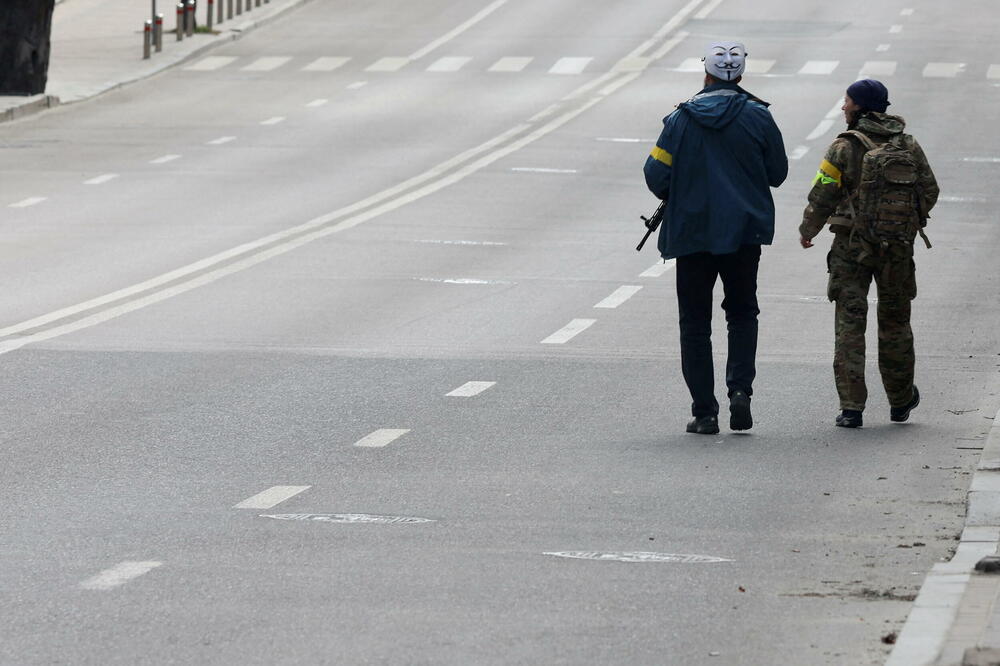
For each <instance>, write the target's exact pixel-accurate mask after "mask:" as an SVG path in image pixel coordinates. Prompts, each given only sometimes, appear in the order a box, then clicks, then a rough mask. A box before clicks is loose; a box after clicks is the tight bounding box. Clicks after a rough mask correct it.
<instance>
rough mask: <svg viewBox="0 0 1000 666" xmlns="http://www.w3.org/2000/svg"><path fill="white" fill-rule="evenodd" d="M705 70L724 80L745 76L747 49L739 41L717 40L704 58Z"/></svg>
mask: <svg viewBox="0 0 1000 666" xmlns="http://www.w3.org/2000/svg"><path fill="white" fill-rule="evenodd" d="M702 61H703V62H704V63H705V71H706V72H708V73H709V74H711V75H712V76H714V77H715V78H717V79H720V80H722V81H733V80H735V79H738V78H739V77H741V76H743V70H745V69H746V65H747V50H746V47H745V46H743V44H741V43H739V42H715V43H713V44H712V45H711V46H709V47H708V50H707V51H705V57H704V58H702Z"/></svg>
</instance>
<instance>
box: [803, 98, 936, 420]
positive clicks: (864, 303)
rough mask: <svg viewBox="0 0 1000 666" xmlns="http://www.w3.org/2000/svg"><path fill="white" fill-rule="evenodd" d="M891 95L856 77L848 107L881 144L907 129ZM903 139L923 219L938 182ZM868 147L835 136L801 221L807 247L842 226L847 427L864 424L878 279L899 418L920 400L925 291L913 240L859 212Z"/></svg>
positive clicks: (835, 273)
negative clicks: (893, 111) (913, 313)
mask: <svg viewBox="0 0 1000 666" xmlns="http://www.w3.org/2000/svg"><path fill="white" fill-rule="evenodd" d="M888 98H889V93H888V91H887V90H886V88H885V86H884V85H882V84H881V83H879V82H878V81H874V80H871V79H865V80H862V81H857V82H855V83H854V84H852V85H851V86H850V87H849V88H848V89H847V94H846V96H845V97H844V105H843V107H842V109H843V111H844V117H845V119H846V120H847V125H848V129H850V130H856V131H858V132H861V133H862V134H864V135H865V136H866V137H868V139H870V140H871V142H872V143H874V144H876V145H881V144H884V143H886V142H887V141H889V140H890V138H891V137H893V136H895V135H899V134H902V132H903V128H904V127H905V122H904V121H903V119H902V118H901V117H899V116H894V115H889V114H887V113H885V111H886V108H887V107H888V106H889V99H888ZM902 139H903V142H904V143H903V145H905V146H906V147H907V149H908V150H909V151H910V152H911V154H912V155H913V157H914V158H915V161H916V163H917V165H918V181H917V182H918V184H919V192H920V198H921V199H922V201H921V210H919V211H917V213H918V215H919V216H920V226H921V227H922V226H923V225H925V224H926V219H927V213H928V212H929V211H930V209H931V208H932V207H933V206H934V204H935V202H936V201H937V197H938V186H937V182H936V181H935V179H934V173H933V172H932V171H931V168H930V165H929V164H928V163H927V158H926V157H925V156H924V153H923V150H921V148H920V145H919V144H918V143H917V141H916V140H915V139H914V138H913V137H911V136H909V135H905V134H904V135H903V136H902ZM866 152H867V149H866V147H865V146H864V145H862V143H861V141H860V140H859V139H858V138H857V137H848V136H843V135H842V136H840V137H838V138H837V139H836V140H835V141H834V142H833V144H832V145H831V146H830V148H829V149H828V150H827V152H826V156H825V158H824V159H823V161H822V163H821V164H820V169H819V172H818V173H817V174H816V179H815V180H814V181H813V187H812V190H811V191H810V192H809V205H808V206H806V209H805V213H804V214H803V217H802V224H801V226H799V234H800V239H799V242H800V244H801V245H802V247H803V248H810V247H812V246H813V243H812V239H813V238H814V237H815V236H816V235H817V234H818V233H819V232H820V230H822V228H823V226H824V224H826V223H829V225H830V230H831V231H832V232H833V233H834V239H833V245H832V246H831V248H830V253H829V255H827V266H828V270H829V273H830V279H829V286H828V288H827V296H828V298H829V299H830V300H831V301H833V302H834V303H836V315H835V319H836V325H835V328H836V339H835V345H834V357H833V371H834V377H835V379H836V384H837V393H838V394H839V396H840V409H841V410H842V411H841V413H840V414H839V415H838V416H837V419H836V425H838V426H842V427H847V428H857V427H859V426H861V425H862V412H863V410H864V408H865V402H866V400H867V398H868V389H867V388H866V386H865V326H866V324H867V319H868V290H869V287H870V285H871V282H872V279H874V280H875V285H876V289H877V293H878V360H879V372H880V373H881V375H882V383H883V385H884V387H885V391H886V395H887V396H888V398H889V406H890V408H891V409H890V418H891V420H893V421H905V420H907V419H908V418H909V416H910V411H911V410H912V409H913V408H915V407H916V406H917V404H919V402H920V392H919V391H918V390H917V387H916V385H915V384H914V383H913V367H914V352H913V331H912V330H911V328H910V301H911V300H912V299H913V298H915V297H916V295H917V283H916V273H915V267H914V264H913V243H912V242H909V243H905V242H903V243H892V244H888V246H886V245H885V244H882V245H880V243H879V241H878V240H877V239H875V238H873V237H872V234H871V232H870V231H869V230H868V229H867V227H866V225H865V224H863V223H861V222H860V221H859V220H856V219H855V217H856V216H855V210H856V205H857V201H858V199H857V188H858V185H859V182H860V180H861V167H862V158H863V157H864V155H865V153H866ZM921 235H923V231H922V229H921Z"/></svg>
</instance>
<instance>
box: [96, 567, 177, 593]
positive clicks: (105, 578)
mask: <svg viewBox="0 0 1000 666" xmlns="http://www.w3.org/2000/svg"><path fill="white" fill-rule="evenodd" d="M162 564H163V562H119V563H118V564H116V565H115V566H113V567H111V568H110V569H105V570H104V571H102V572H101V573H99V574H97V575H96V576H92V577H90V578H88V579H87V580H85V581H83V582H82V583H80V587H82V588H83V589H85V590H110V589H112V588H115V587H118V586H119V585H124V584H125V583H127V582H129V581H130V580H132V579H133V578H138V577H139V576H141V575H143V574H146V573H149V572H150V571H152V570H153V569H155V568H156V567H158V566H160V565H162Z"/></svg>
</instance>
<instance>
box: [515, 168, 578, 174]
mask: <svg viewBox="0 0 1000 666" xmlns="http://www.w3.org/2000/svg"><path fill="white" fill-rule="evenodd" d="M510 170H511V171H524V172H528V173H577V171H576V169H548V168H545V167H511V169H510Z"/></svg>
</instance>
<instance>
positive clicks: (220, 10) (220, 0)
mask: <svg viewBox="0 0 1000 666" xmlns="http://www.w3.org/2000/svg"><path fill="white" fill-rule="evenodd" d="M215 22H216V23H222V0H219V17H218V19H217V20H216V21H215Z"/></svg>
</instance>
